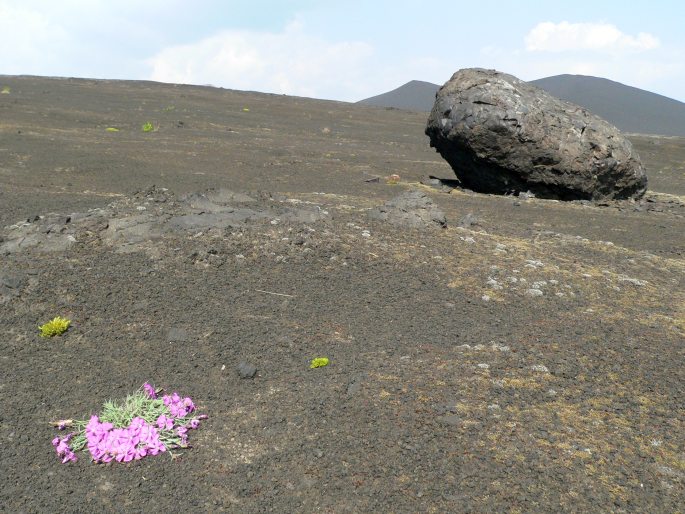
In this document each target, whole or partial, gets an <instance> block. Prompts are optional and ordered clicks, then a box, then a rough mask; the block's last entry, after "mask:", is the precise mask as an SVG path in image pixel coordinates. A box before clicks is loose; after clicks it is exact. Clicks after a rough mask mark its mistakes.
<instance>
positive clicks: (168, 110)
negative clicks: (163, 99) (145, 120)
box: [162, 105, 176, 112]
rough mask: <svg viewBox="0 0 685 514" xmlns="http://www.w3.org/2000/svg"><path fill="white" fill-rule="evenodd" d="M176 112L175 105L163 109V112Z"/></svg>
mask: <svg viewBox="0 0 685 514" xmlns="http://www.w3.org/2000/svg"><path fill="white" fill-rule="evenodd" d="M175 110H176V106H175V105H167V106H166V107H165V108H164V109H162V111H163V112H171V111H175Z"/></svg>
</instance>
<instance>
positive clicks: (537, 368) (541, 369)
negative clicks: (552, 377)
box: [530, 364, 549, 373]
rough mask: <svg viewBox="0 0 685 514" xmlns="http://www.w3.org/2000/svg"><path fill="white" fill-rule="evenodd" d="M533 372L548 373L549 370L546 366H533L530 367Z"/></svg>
mask: <svg viewBox="0 0 685 514" xmlns="http://www.w3.org/2000/svg"><path fill="white" fill-rule="evenodd" d="M530 369H532V370H533V371H538V372H540V373H549V369H547V366H544V365H542V364H534V365H533V366H531V367H530Z"/></svg>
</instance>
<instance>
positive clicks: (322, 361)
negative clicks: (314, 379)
mask: <svg viewBox="0 0 685 514" xmlns="http://www.w3.org/2000/svg"><path fill="white" fill-rule="evenodd" d="M328 362H329V361H328V357H317V358H316V359H312V363H311V364H310V365H309V367H310V368H311V369H314V368H322V367H324V366H328Z"/></svg>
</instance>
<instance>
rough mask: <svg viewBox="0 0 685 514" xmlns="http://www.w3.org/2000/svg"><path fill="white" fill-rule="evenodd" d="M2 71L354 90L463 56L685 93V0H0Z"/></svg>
mask: <svg viewBox="0 0 685 514" xmlns="http://www.w3.org/2000/svg"><path fill="white" fill-rule="evenodd" d="M0 34H1V35H2V36H1V37H2V42H3V43H2V45H0V74H4V75H43V76H59V77H89V78H107V79H131V80H155V81H160V82H173V83H186V84H200V85H206V84H211V85H214V86H218V87H224V88H228V89H240V90H251V91H262V92H267V93H278V94H288V95H297V96H307V97H314V98H324V99H331V100H341V101H357V100H361V99H364V98H367V97H370V96H373V95H377V94H380V93H384V92H386V91H389V90H392V89H395V88H396V87H399V86H401V85H402V84H404V83H406V82H408V81H410V80H424V81H428V82H433V83H436V84H443V83H444V82H446V81H447V80H448V79H449V78H450V76H451V75H452V74H453V73H454V72H455V71H457V70H458V69H461V68H470V67H481V68H494V69H497V70H500V71H503V72H506V73H511V74H512V75H515V76H517V77H519V78H521V79H523V80H533V79H538V78H542V77H548V76H551V75H559V74H562V73H571V74H581V75H593V76H597V77H604V78H608V79H611V80H615V81H618V82H622V83H624V84H627V85H630V86H635V87H639V88H641V89H646V90H648V91H652V92H655V93H659V94H662V95H665V96H668V97H671V98H674V99H676V100H680V101H683V102H685V2H683V1H682V0H677V1H676V0H673V1H669V0H653V1H650V2H644V1H641V0H634V1H627V0H621V1H613V0H608V1H602V0H592V1H588V0H574V1H565V2H562V1H558V0H541V1H534V0H514V1H507V0H501V1H492V0H470V1H468V2H464V1H460V0H452V1H441V0H433V1H431V2H426V1H419V0H416V1H405V0H393V1H385V0H377V1H373V0H344V1H341V0H338V1H323V0H320V1H316V0H289V1H282V2H276V1H265V0H252V1H231V0H224V1H220V0H194V1H193V2H189V1H187V0H184V1H181V0H48V1H45V0H40V1H39V0H0Z"/></svg>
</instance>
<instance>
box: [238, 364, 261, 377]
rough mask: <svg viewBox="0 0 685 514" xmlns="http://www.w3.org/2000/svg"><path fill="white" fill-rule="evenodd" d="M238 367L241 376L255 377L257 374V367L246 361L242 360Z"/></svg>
mask: <svg viewBox="0 0 685 514" xmlns="http://www.w3.org/2000/svg"><path fill="white" fill-rule="evenodd" d="M237 369H238V376H240V378H254V376H255V374H256V373H257V367H256V366H254V365H252V364H250V363H248V362H246V361H240V364H238V368H237Z"/></svg>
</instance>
